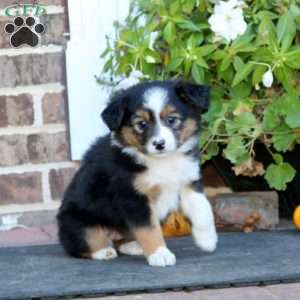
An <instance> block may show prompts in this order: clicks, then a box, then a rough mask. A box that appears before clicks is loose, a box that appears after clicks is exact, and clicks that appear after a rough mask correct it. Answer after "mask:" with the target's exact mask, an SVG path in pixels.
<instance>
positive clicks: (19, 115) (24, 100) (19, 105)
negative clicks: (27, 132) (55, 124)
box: [0, 94, 34, 126]
mask: <svg viewBox="0 0 300 300" xmlns="http://www.w3.org/2000/svg"><path fill="white" fill-rule="evenodd" d="M0 98H2V97H0ZM5 98H6V114H7V124H8V125H10V126H24V125H31V124H32V123H33V114H34V113H33V101H32V96H31V95H29V94H22V95H19V96H8V97H5Z"/></svg>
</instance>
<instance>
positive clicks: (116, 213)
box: [58, 81, 217, 266]
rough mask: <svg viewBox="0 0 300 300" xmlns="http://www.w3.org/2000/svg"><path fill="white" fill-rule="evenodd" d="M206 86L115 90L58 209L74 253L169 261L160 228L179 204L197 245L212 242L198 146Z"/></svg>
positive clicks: (64, 238) (62, 233)
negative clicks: (103, 127)
mask: <svg viewBox="0 0 300 300" xmlns="http://www.w3.org/2000/svg"><path fill="white" fill-rule="evenodd" d="M208 101H209V89H208V87H206V86H199V85H194V84H190V83H185V82H180V81H179V82H178V81H176V82H172V81H167V82H160V81H156V82H147V83H140V84H137V85H135V86H132V87H130V88H128V89H126V90H123V91H121V92H118V93H116V94H114V95H113V96H112V98H111V100H110V103H109V104H108V106H107V108H106V109H105V110H104V112H103V114H102V117H103V120H104V121H105V123H106V124H107V126H108V127H109V128H110V130H111V133H110V134H108V135H107V136H105V137H103V138H99V139H98V140H97V141H96V143H95V144H94V145H93V146H92V147H91V148H90V149H89V151H88V152H87V153H86V155H85V158H84V159H83V162H82V166H81V168H80V169H79V171H78V173H77V174H76V175H75V177H74V179H73V181H72V182H71V184H70V186H69V187H68V189H67V191H66V193H65V196H64V200H63V203H62V206H61V208H60V211H59V214H58V224H59V237H60V241H61V243H62V245H63V246H64V248H65V250H66V252H68V253H69V254H71V255H73V256H76V257H88V258H93V259H111V258H114V257H116V256H117V251H119V252H120V253H125V254H130V255H142V254H144V255H145V257H146V258H147V261H148V263H149V264H150V265H152V266H168V265H174V264H175V262H176V258H175V256H174V254H173V253H172V252H171V251H170V250H169V249H168V248H167V246H166V243H165V241H164V238H163V234H162V231H161V227H160V222H162V221H163V220H164V219H165V218H166V217H167V216H168V214H169V213H170V212H172V211H174V210H176V209H178V208H180V209H181V210H182V212H183V213H184V214H185V215H186V216H187V217H188V219H189V220H190V222H191V224H192V232H193V236H194V239H195V242H196V244H197V245H198V246H199V247H200V248H201V249H202V250H204V251H214V250H215V248H216V244H217V234H216V230H215V224H214V217H213V213H212V209H211V206H210V204H209V202H208V200H207V199H206V197H205V196H204V194H203V193H202V185H201V177H200V169H199V157H198V149H197V144H198V140H199V130H200V124H199V123H200V113H201V111H203V110H206V109H207V108H208Z"/></svg>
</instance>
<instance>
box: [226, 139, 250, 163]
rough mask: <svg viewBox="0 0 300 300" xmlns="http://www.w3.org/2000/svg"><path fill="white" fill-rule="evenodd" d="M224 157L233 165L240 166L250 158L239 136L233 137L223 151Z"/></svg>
mask: <svg viewBox="0 0 300 300" xmlns="http://www.w3.org/2000/svg"><path fill="white" fill-rule="evenodd" d="M223 153H224V155H225V157H226V158H227V159H229V160H230V161H231V162H232V163H233V164H238V165H239V164H242V163H243V162H245V161H247V160H248V159H249V158H250V154H249V152H248V151H247V149H246V147H245V145H244V141H243V139H242V138H241V137H240V136H233V137H232V138H231V139H230V140H229V143H228V145H227V147H226V148H225V149H224V151H223Z"/></svg>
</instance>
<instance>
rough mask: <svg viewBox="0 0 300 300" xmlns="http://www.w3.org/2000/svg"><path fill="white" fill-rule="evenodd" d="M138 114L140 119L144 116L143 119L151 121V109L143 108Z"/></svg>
mask: <svg viewBox="0 0 300 300" xmlns="http://www.w3.org/2000/svg"><path fill="white" fill-rule="evenodd" d="M136 116H137V118H138V119H139V120H140V118H142V119H143V120H144V121H146V122H149V121H150V119H151V116H150V113H149V111H147V110H143V109H141V110H138V111H137V112H136Z"/></svg>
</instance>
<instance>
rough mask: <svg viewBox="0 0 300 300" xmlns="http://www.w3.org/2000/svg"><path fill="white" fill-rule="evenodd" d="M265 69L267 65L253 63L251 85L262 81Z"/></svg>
mask: <svg viewBox="0 0 300 300" xmlns="http://www.w3.org/2000/svg"><path fill="white" fill-rule="evenodd" d="M267 69H268V67H267V66H261V65H255V68H254V72H253V74H252V85H256V84H258V83H260V82H261V81H262V77H263V75H264V73H265V72H266V71H267Z"/></svg>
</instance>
